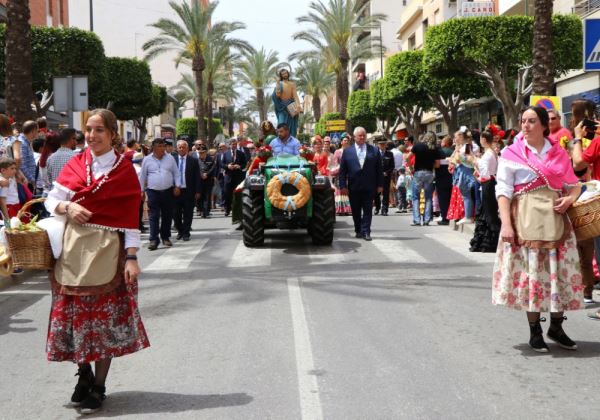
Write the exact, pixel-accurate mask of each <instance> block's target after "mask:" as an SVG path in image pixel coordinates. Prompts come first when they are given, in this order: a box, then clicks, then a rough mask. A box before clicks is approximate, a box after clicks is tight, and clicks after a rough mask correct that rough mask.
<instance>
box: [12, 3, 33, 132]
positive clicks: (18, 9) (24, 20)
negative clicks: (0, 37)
mask: <svg viewBox="0 0 600 420" xmlns="http://www.w3.org/2000/svg"><path fill="white" fill-rule="evenodd" d="M6 12H7V16H8V23H7V25H6V48H5V51H6V78H5V86H6V93H5V94H6V113H7V114H8V115H11V116H13V117H14V118H15V121H17V123H18V125H19V126H20V125H21V124H23V123H24V122H25V121H26V120H29V119H32V118H34V117H35V113H34V112H33V110H32V109H31V100H32V98H33V82H32V72H31V62H32V58H31V27H30V26H29V17H30V12H29V1H28V0H9V1H8V3H7V4H6Z"/></svg>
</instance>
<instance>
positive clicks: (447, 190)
mask: <svg viewBox="0 0 600 420" xmlns="http://www.w3.org/2000/svg"><path fill="white" fill-rule="evenodd" d="M435 190H436V192H437V196H438V202H439V203H440V213H441V216H442V220H444V221H445V220H448V219H447V216H448V208H449V207H450V196H451V195H452V175H451V174H450V172H448V166H447V165H442V166H441V167H439V168H438V169H436V170H435Z"/></svg>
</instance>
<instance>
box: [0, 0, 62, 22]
mask: <svg viewBox="0 0 600 420" xmlns="http://www.w3.org/2000/svg"><path fill="white" fill-rule="evenodd" d="M6 2H7V0H0V21H2V22H5V21H6ZM29 11H30V12H31V18H30V20H29V23H30V24H31V25H33V26H52V27H58V26H69V0H29Z"/></svg>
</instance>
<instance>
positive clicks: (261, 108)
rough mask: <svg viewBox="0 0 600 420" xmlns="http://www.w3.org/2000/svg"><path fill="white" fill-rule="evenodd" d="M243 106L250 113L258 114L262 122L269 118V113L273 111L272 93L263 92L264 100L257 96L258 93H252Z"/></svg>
mask: <svg viewBox="0 0 600 420" xmlns="http://www.w3.org/2000/svg"><path fill="white" fill-rule="evenodd" d="M243 108H244V110H246V112H248V113H249V114H258V116H259V120H260V122H263V121H265V120H266V119H267V114H268V113H269V112H272V111H273V101H271V94H270V93H269V92H263V97H262V100H261V99H260V98H257V97H256V95H252V96H251V97H250V98H248V100H247V101H246V103H245V104H244V106H243Z"/></svg>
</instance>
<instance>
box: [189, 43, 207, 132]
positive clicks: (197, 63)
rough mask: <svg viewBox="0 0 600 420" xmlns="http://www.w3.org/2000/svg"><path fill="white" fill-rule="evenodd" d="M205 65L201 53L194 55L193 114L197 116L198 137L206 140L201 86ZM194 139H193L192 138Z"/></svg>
mask: <svg viewBox="0 0 600 420" xmlns="http://www.w3.org/2000/svg"><path fill="white" fill-rule="evenodd" d="M205 67H206V65H205V62H204V57H202V55H197V56H194V59H193V60H192V71H193V72H194V79H195V81H196V96H195V97H194V114H195V115H196V118H198V138H201V139H203V140H206V125H205V123H204V116H205V113H204V98H203V97H202V96H203V95H202V87H203V86H204V79H203V72H204V68H205ZM194 140H195V139H194Z"/></svg>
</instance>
